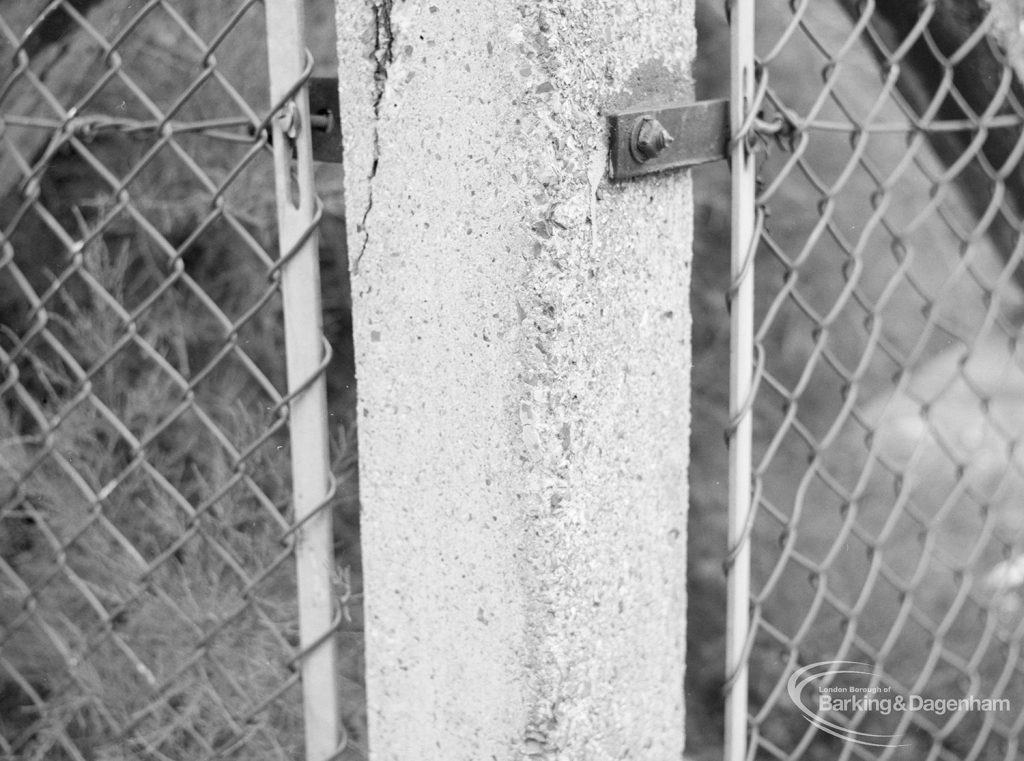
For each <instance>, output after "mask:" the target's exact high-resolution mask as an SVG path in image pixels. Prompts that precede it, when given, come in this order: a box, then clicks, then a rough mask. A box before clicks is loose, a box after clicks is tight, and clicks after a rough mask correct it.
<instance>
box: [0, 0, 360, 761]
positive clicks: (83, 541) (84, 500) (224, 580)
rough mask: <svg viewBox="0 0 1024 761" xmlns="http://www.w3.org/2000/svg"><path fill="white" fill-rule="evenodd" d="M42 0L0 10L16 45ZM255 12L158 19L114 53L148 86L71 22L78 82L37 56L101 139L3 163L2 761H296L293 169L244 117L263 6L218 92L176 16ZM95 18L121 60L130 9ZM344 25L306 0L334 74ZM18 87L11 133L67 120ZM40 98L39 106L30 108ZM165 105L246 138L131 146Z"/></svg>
mask: <svg viewBox="0 0 1024 761" xmlns="http://www.w3.org/2000/svg"><path fill="white" fill-rule="evenodd" d="M27 5H31V4H19V5H17V6H16V5H15V4H12V3H0V15H3V16H4V18H5V19H7V20H8V22H9V23H10V24H11V25H12V26H13V27H14V28H13V31H14V33H15V34H21V33H22V32H23V31H24V29H25V27H24V26H22V27H20V28H19V27H18V26H17V24H18V23H19V22H21V23H27V21H26V19H27V18H28V16H29V15H30V14H26V13H25V8H26V6H27ZM37 5H39V6H40V7H42V5H43V4H42V3H39V4H37ZM80 5H82V6H85V5H87V4H85V3H82V4H80ZM243 5H245V4H244V3H241V2H238V3H223V4H221V3H215V4H210V3H201V2H198V1H197V0H182V2H173V3H167V4H166V6H167V8H171V9H173V11H174V12H176V13H177V14H179V17H180V19H178V20H176V19H175V18H174V16H173V15H172V14H171V13H169V12H168V10H167V8H163V7H159V5H158V6H157V7H156V8H155V9H154V11H153V12H152V13H151V14H150V15H149V16H147V17H146V18H145V19H143V20H142V22H141V23H139V24H138V25H137V26H135V27H134V28H133V29H132V30H131V32H130V33H128V34H127V35H126V36H125V37H124V38H123V39H122V40H121V41H120V42H119V44H118V46H117V49H116V50H117V53H118V55H119V56H120V59H121V60H120V64H119V66H118V67H116V68H117V71H118V72H121V73H123V74H125V75H127V77H128V78H130V82H126V81H125V80H124V79H123V78H122V77H120V75H117V76H110V73H111V71H112V70H113V68H115V67H112V66H111V63H110V59H109V58H107V59H104V56H103V51H102V50H101V49H100V48H98V47H97V46H96V44H95V43H94V42H92V41H91V40H90V39H89V37H88V35H83V34H82V32H81V31H79V30H78V27H77V26H76V25H75V24H71V25H70V27H68V28H64V29H63V31H61V30H60V29H57V30H56V31H55V30H54V29H50V31H49V32H48V34H58V32H59V35H58V40H59V42H60V44H61V45H62V46H63V48H62V50H61V54H62V55H64V56H70V55H73V56H75V57H76V58H75V60H74V65H73V66H70V67H68V66H64V67H60V66H58V65H57V64H54V63H53V62H52V61H53V60H63V59H59V57H58V58H53V56H51V58H49V59H47V58H46V55H47V51H48V50H49V48H47V47H46V46H45V45H42V44H40V48H39V58H38V64H37V66H38V67H45V69H46V72H48V74H47V79H46V81H47V86H48V87H49V88H50V89H51V90H52V91H54V92H59V93H60V100H61V102H62V103H63V105H64V106H65V107H67V106H70V105H72V104H76V105H77V106H78V114H79V115H80V116H82V117H91V116H101V117H102V119H103V121H104V122H105V126H98V127H97V128H96V129H93V130H88V131H85V132H80V133H79V134H78V135H77V136H76V137H75V138H70V139H64V140H63V141H61V142H60V144H56V142H49V147H48V141H49V136H50V135H51V134H52V132H49V131H47V130H46V129H45V125H43V129H40V127H39V125H28V126H20V127H17V128H12V127H11V126H8V132H7V134H6V139H7V144H6V146H5V149H6V150H7V151H8V154H7V155H8V156H10V155H11V150H12V148H13V149H15V150H18V151H22V152H24V154H23V155H24V158H25V160H26V162H27V163H28V164H29V165H32V164H37V167H36V169H35V171H34V174H33V177H34V179H35V181H34V182H31V183H28V184H27V185H26V184H25V183H23V182H16V183H11V184H9V185H6V186H5V187H4V188H0V190H2V191H3V193H4V195H5V197H4V199H3V200H0V212H2V216H0V225H2V230H3V237H4V240H5V252H4V256H3V258H2V259H0V294H2V295H3V314H2V315H0V319H2V323H3V326H2V334H0V359H2V361H3V368H4V374H3V378H2V379H0V402H2V405H0V526H2V528H0V757H3V758H10V759H15V758H17V759H64V758H68V759H80V758H85V759H111V760H113V759H129V758H131V759H143V758H152V759H186V758H187V759H196V758H206V757H213V756H216V757H221V758H246V759H294V758H297V757H299V752H300V749H301V745H302V721H301V700H300V697H299V691H298V683H297V679H298V675H297V670H296V668H295V663H294V657H295V655H296V646H297V621H296V602H295V582H294V578H293V560H292V558H291V554H290V546H291V545H290V534H289V532H288V527H289V525H290V519H291V514H290V506H289V504H288V502H289V493H290V483H289V470H288V461H289V451H288V442H287V436H286V428H285V418H284V415H283V411H282V408H281V405H280V400H281V396H282V394H283V393H284V368H283V364H282V362H283V355H284V352H283V331H282V327H281V319H282V315H281V305H280V299H279V297H278V295H277V294H276V292H275V291H274V288H273V286H274V282H275V280H274V276H273V274H272V272H273V270H272V267H273V257H274V255H275V254H274V253H273V252H275V247H276V242H275V237H276V234H275V230H274V225H273V220H274V199H273V195H272V175H271V173H270V172H271V167H270V157H269V153H268V151H267V150H266V148H265V146H264V147H262V148H261V147H259V143H258V141H257V142H253V141H251V140H250V138H249V135H248V133H247V132H246V125H245V117H246V116H248V114H247V113H246V106H244V105H242V101H244V103H245V104H248V105H249V106H251V108H252V110H253V113H257V114H259V115H260V117H262V115H264V114H265V111H266V106H267V104H266V95H265V74H264V73H263V72H265V61H264V60H263V56H264V52H263V45H262V35H263V33H264V30H263V24H262V20H261V15H262V7H261V6H260V5H258V4H256V5H253V6H252V7H251V8H250V9H249V11H248V12H247V13H245V14H244V15H243V17H242V18H241V20H240V21H239V22H238V24H237V25H236V27H235V28H234V30H233V31H231V32H230V34H228V35H227V37H225V38H224V42H223V43H222V44H221V45H220V46H219V47H218V48H217V50H216V51H214V54H215V56H216V72H217V74H216V76H209V72H210V69H209V68H208V67H207V66H205V65H204V51H203V50H202V48H201V46H200V45H198V44H196V41H195V40H194V39H193V37H192V32H188V31H186V30H185V28H184V27H183V26H182V25H181V24H179V20H180V21H183V22H185V24H186V25H187V27H188V28H190V29H191V30H193V31H194V32H195V35H196V36H197V37H198V38H199V39H200V40H205V41H210V40H212V39H214V38H215V37H216V35H217V33H218V32H219V31H220V30H221V29H222V28H223V25H224V24H225V22H226V21H227V19H229V18H230V17H231V14H232V13H233V12H234V11H235V9H237V8H240V7H242V6H243ZM115 6H117V7H115ZM90 10H91V15H90V16H89V19H90V21H91V22H92V23H94V24H95V25H96V28H97V29H98V31H99V32H100V33H102V34H103V35H105V36H106V38H107V39H108V40H113V39H114V38H115V35H116V33H117V32H118V31H119V30H121V29H123V28H124V27H123V24H124V23H125V21H126V17H125V13H124V6H123V5H122V4H120V3H103V2H100V3H97V4H94V7H92V8H91V9H90ZM332 13H333V7H332V4H330V3H310V4H309V25H310V29H311V38H312V39H311V41H310V44H311V47H313V49H314V53H315V55H316V57H317V61H318V66H319V68H320V69H321V71H323V72H324V73H327V72H330V69H331V68H332V67H333V64H332V63H331V62H332V61H333V49H332V46H333V40H332V39H331V38H330V36H329V34H330V30H331V29H333V22H332V20H331V14H332ZM51 52H52V51H51ZM34 60H35V59H34ZM65 62H66V61H65ZM38 73H40V75H43V74H44V73H45V72H44V71H42V70H40V71H39V72H38ZM331 73H333V72H331ZM3 74H4V76H11V75H12V74H14V75H15V77H14V78H15V79H17V82H16V83H15V85H14V86H13V87H11V88H9V89H8V90H7V91H6V93H5V96H4V99H3V100H0V111H3V113H4V115H5V117H9V116H11V115H12V113H13V114H15V115H16V116H21V117H31V118H33V119H37V120H39V119H41V120H51V121H52V120H53V119H54V118H55V116H54V113H53V110H52V109H50V108H48V107H46V106H45V104H44V105H42V106H40V105H39V103H38V102H37V101H33V100H32V99H31V98H28V97H27V95H26V93H28V92H30V91H31V89H32V88H31V87H30V86H29V85H28V84H27V83H26V79H25V77H24V76H23V74H21V73H16V72H12V71H11V70H6V71H4V72H3ZM98 83H100V84H98ZM195 83H199V84H196V86H194V87H193V84H195ZM90 88H95V90H94V91H92V92H91V93H90ZM140 93H142V94H141V95H140ZM236 95H237V96H240V97H237V98H236ZM146 98H148V99H149V100H150V101H151V104H147V103H146V102H145V99H146ZM25 104H34V105H33V108H35V109H38V110H33V111H31V112H29V113H24V112H18V111H17V110H16V108H17V107H18V106H24V105H25ZM154 106H155V107H156V108H157V109H159V110H161V111H162V112H164V113H168V112H170V111H173V112H174V120H175V121H177V122H187V121H193V122H195V121H211V120H224V119H230V120H233V122H232V123H230V124H229V123H228V122H223V125H224V126H218V127H217V129H214V130H209V129H207V130H205V131H197V132H195V133H190V134H186V135H178V136H175V137H174V138H173V139H171V140H161V138H160V135H159V134H158V133H157V132H156V131H155V130H152V129H150V130H146V129H134V128H131V129H128V128H125V125H128V124H129V123H137V122H138V121H139V120H142V121H145V120H149V121H150V122H153V121H154V118H153V112H152V107H154ZM114 120H123V121H119V122H115V121H114ZM39 134H42V135H44V139H42V140H40V139H39ZM232 136H233V137H232ZM44 151H45V152H44ZM8 168H9V166H8ZM239 168H240V169H239ZM332 169H334V168H331V167H328V168H325V169H323V170H322V171H321V175H322V178H321V183H320V184H321V188H320V189H321V192H322V193H323V195H324V196H325V199H326V207H327V209H326V210H327V214H328V218H327V222H326V224H327V225H330V226H331V227H332V229H331V230H330V233H331V234H330V240H331V241H332V243H333V244H334V247H333V248H332V247H330V246H326V247H325V248H324V249H323V254H324V256H323V268H322V269H323V277H324V285H325V299H326V301H327V302H328V303H326V304H325V310H326V312H327V315H328V317H327V320H326V322H327V324H328V328H329V330H330V333H331V335H330V337H331V339H332V344H333V345H334V348H335V354H336V359H335V362H334V365H333V366H332V372H331V375H330V380H331V382H330V407H331V421H332V423H331V437H332V440H333V444H334V451H335V462H334V466H335V474H336V476H337V478H338V483H339V487H338V494H337V496H336V497H335V499H334V501H333V505H334V510H335V514H336V530H335V533H336V536H335V539H336V545H337V547H338V550H339V553H338V555H339V557H338V559H339V564H338V568H337V579H336V580H337V582H338V583H337V584H336V589H337V592H338V595H339V598H341V602H342V609H343V613H344V618H343V621H342V629H343V631H342V634H341V651H342V652H341V655H342V668H343V673H342V674H341V675H339V676H340V678H341V683H342V691H343V700H344V716H343V720H344V722H345V729H346V732H347V739H348V742H349V747H348V749H347V751H346V752H345V755H344V756H343V757H344V758H352V759H354V758H361V757H363V755H364V751H365V730H364V719H363V705H362V700H363V699H362V690H361V686H360V683H361V679H362V677H361V668H360V659H361V638H360V636H359V634H358V630H359V628H360V620H361V618H360V613H359V605H358V594H357V593H356V591H357V590H358V588H359V565H358V563H359V558H358V536H357V520H358V516H357V513H358V508H357V486H356V483H355V469H354V463H355V454H354V449H353V446H352V443H353V442H354V431H353V430H352V415H351V412H350V407H351V402H352V382H353V381H352V371H351V347H350V344H349V341H350V338H349V336H347V335H346V329H347V319H348V318H347V309H348V304H347V298H348V297H347V291H346V285H345V273H344V271H343V268H344V267H345V258H344V250H343V249H341V250H339V249H338V248H337V246H338V245H342V246H343V235H341V234H340V233H341V232H342V231H343V221H342V220H341V214H342V209H341V200H340V177H339V176H338V173H337V172H336V171H335V172H332ZM2 176H4V175H3V172H0V177H2ZM22 177H23V173H22ZM19 179H21V178H19ZM217 188H222V190H220V191H218V190H216V189H217ZM267 252H271V253H267ZM354 590H356V591H354Z"/></svg>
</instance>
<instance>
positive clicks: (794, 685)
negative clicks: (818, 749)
mask: <svg viewBox="0 0 1024 761" xmlns="http://www.w3.org/2000/svg"><path fill="white" fill-rule="evenodd" d="M874 673H875V672H874V669H873V668H872V667H871V665H870V664H867V663H859V662H857V661H820V662H818V663H812V664H810V665H809V666H804V667H803V668H801V669H798V670H797V671H795V672H793V675H792V676H790V677H789V683H788V684H787V691H788V692H789V699H790V700H792V701H793V704H794V705H795V706H796V707H797V708H799V709H800V711H801V712H802V713H803V715H804V716H806V717H807V720H808V721H809V722H811V724H812V725H814V726H815V727H817V728H818V729H820V730H821V731H822V732H827V733H828V734H830V735H833V736H835V737H838V738H840V739H842V740H847V741H849V742H853V743H857V744H858V745H869V746H871V747H874V748H902V747H906V744H902V743H899V742H898V740H899V737H897V736H896V735H884V734H872V733H870V732H858V731H856V730H853V729H849V728H847V727H844V726H843V725H842V724H838V723H836V722H834V721H829V720H828V719H826V718H824V717H823V716H821V715H820V714H819V713H818V711H817V710H815V709H813V708H810V707H808V705H807V703H806V702H805V698H804V689H805V688H806V687H807V686H808V685H812V686H813V685H817V683H818V682H820V681H821V680H823V679H825V678H826V677H837V676H847V677H849V676H853V675H856V676H857V677H867V678H868V679H870V678H871V677H872V676H873V675H874ZM855 689H856V688H849V690H844V691H843V692H844V693H852V692H853V691H854V690H855ZM888 689H889V688H884V687H882V688H862V689H861V690H858V691H856V694H851V695H850V696H849V697H842V698H835V697H833V694H832V693H830V692H825V691H823V690H821V688H819V690H818V703H819V710H820V711H822V712H825V711H830V710H835V711H858V712H862V711H875V712H878V713H881V714H885V715H888V714H890V713H892V712H893V711H902V710H905V709H906V708H907V705H906V700H905V698H903V696H896V697H888V696H882V694H881V693H882V691H887V690H888Z"/></svg>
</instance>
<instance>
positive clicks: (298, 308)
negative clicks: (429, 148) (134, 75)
mask: <svg viewBox="0 0 1024 761" xmlns="http://www.w3.org/2000/svg"><path fill="white" fill-rule="evenodd" d="M265 7H266V19H267V56H268V63H269V69H270V99H271V102H272V103H275V104H277V103H280V102H281V101H282V100H283V99H284V98H286V97H287V96H288V93H289V91H291V90H292V89H293V88H294V87H295V84H296V83H297V82H299V81H300V80H301V79H302V77H303V75H304V72H305V68H306V52H305V42H304V40H305V29H304V21H305V20H304V16H303V5H302V3H301V2H298V1H297V0H266V6H265ZM272 129H273V132H274V135H273V137H274V165H275V166H274V169H275V175H276V177H275V179H276V190H277V220H278V231H279V236H280V250H281V255H282V256H285V255H288V256H289V258H288V260H287V261H286V262H284V264H283V266H282V270H281V282H282V286H281V287H282V296H283V301H284V322H285V342H286V359H287V364H288V391H289V394H290V395H293V398H292V399H291V402H290V408H289V421H290V429H289V431H290V437H291V452H292V490H293V499H294V504H295V520H296V522H297V523H298V524H299V525H300V528H299V530H298V531H297V532H296V547H295V562H296V574H297V579H298V596H299V628H300V644H301V647H302V651H303V659H302V663H301V668H302V699H303V716H304V719H305V735H306V759H307V761H323V760H324V759H328V758H331V757H333V756H334V754H335V753H336V751H337V747H338V717H339V714H338V696H337V673H338V672H337V668H336V662H335V661H336V656H335V639H334V637H333V636H331V635H330V632H331V629H332V626H333V617H334V604H333V596H332V591H331V578H332V570H333V568H334V554H333V553H334V548H333V539H332V526H331V511H330V510H329V509H323V508H324V504H325V502H326V500H327V496H328V491H329V484H330V459H329V454H328V439H327V394H326V387H325V383H324V378H323V373H322V372H321V368H320V365H321V360H322V353H323V343H322V338H321V336H322V334H323V333H322V318H321V309H320V269H319V259H318V255H317V236H316V232H315V231H313V233H312V234H310V230H311V229H312V228H313V225H314V217H315V213H316V206H317V204H316V196H315V189H314V183H313V152H312V151H313V148H312V139H311V136H310V127H309V97H308V89H307V86H306V85H305V84H304V85H303V86H302V87H301V88H300V89H299V90H298V91H297V92H295V94H294V95H293V96H292V98H291V99H290V101H289V102H288V103H286V104H285V107H284V109H283V110H282V112H281V114H280V115H279V117H278V118H276V119H274V120H273V126H272ZM293 150H294V155H295V162H294V174H293V166H292V155H293Z"/></svg>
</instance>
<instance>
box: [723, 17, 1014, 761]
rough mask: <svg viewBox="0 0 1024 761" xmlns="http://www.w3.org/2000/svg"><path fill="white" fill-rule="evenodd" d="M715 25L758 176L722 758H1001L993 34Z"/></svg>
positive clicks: (999, 264) (992, 22)
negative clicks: (746, 472) (747, 83)
mask: <svg viewBox="0 0 1024 761" xmlns="http://www.w3.org/2000/svg"><path fill="white" fill-rule="evenodd" d="M737 8H738V11H739V12H742V13H755V12H756V21H755V23H756V29H757V63H756V65H755V66H754V67H753V68H752V72H751V74H752V78H753V81H754V98H753V100H752V102H751V105H750V107H749V111H748V113H750V114H756V115H757V116H758V118H757V119H756V120H755V119H751V120H750V123H749V124H748V125H746V133H745V134H746V135H748V136H749V139H748V141H747V142H748V143H749V145H748V148H749V149H750V150H752V151H754V152H755V153H757V154H758V155H759V161H758V184H757V202H756V203H757V213H756V215H754V216H753V217H752V218H751V219H752V225H753V227H752V229H751V231H750V235H751V237H750V240H751V241H753V243H752V245H751V246H750V248H749V249H748V250H747V251H746V252H745V254H744V256H743V257H741V259H740V261H739V262H738V263H737V265H736V268H735V269H734V276H735V277H736V280H735V282H734V287H733V298H734V301H733V304H732V309H733V310H734V312H735V310H737V309H738V308H741V307H738V306H737V303H736V300H735V299H737V298H740V297H741V296H742V283H743V282H744V281H745V280H747V279H749V278H752V277H753V278H756V283H757V285H756V288H755V289H754V291H753V292H752V293H751V298H752V299H753V301H752V312H753V316H752V337H751V344H750V346H748V347H743V346H740V347H738V348H737V351H739V352H744V350H745V349H747V350H750V356H752V361H753V390H752V392H751V394H750V395H746V394H741V395H740V397H739V398H738V399H736V400H735V405H734V408H733V426H732V435H733V442H732V443H733V450H734V452H735V451H736V450H737V449H742V443H741V442H739V443H738V442H737V441H736V436H737V432H738V431H741V429H742V425H743V422H744V421H749V422H750V423H751V424H752V428H753V435H752V455H751V457H752V459H751V460H750V467H751V471H752V477H751V488H750V490H747V489H746V485H745V484H743V483H740V484H738V485H737V492H738V493H739V495H740V501H739V502H738V503H737V502H734V503H733V509H734V513H733V527H734V531H735V536H737V537H738V542H737V544H736V545H735V546H734V547H733V548H732V553H731V555H730V561H729V565H730V569H731V572H732V574H733V577H734V578H733V582H734V583H736V584H738V586H737V587H735V589H738V590H739V592H738V594H741V595H743V597H742V598H741V599H742V600H746V599H749V611H748V610H747V609H746V606H745V605H744V604H743V602H741V603H740V607H741V608H742V609H743V610H742V612H741V613H740V614H737V616H736V617H735V618H734V619H733V621H732V624H733V628H732V630H731V631H730V637H731V638H732V639H733V640H734V641H735V642H736V643H737V646H736V649H735V651H734V653H735V655H734V662H733V663H731V664H730V665H729V668H730V681H729V682H728V683H727V686H726V689H727V695H728V701H729V702H730V704H731V705H733V706H736V705H739V706H741V709H740V711H739V715H740V716H741V717H742V718H741V720H740V721H742V722H743V723H744V724H745V726H744V727H743V728H742V729H743V734H744V735H745V737H746V740H745V743H743V744H740V745H738V746H737V745H734V746H733V747H732V749H731V755H730V756H729V759H730V761H738V759H741V758H748V759H834V758H922V759H923V758H930V759H1013V758H1017V757H1018V756H1019V753H1020V749H1019V743H1020V738H1021V733H1022V730H1024V718H1022V717H1024V712H1022V710H1021V709H1022V707H1024V660H1022V657H1021V645H1022V635H1024V536H1022V531H1024V499H1022V498H1024V447H1022V444H1024V343H1022V342H1021V335H1022V333H1021V325H1022V320H1024V309H1022V307H1024V302H1022V299H1021V292H1020V283H1021V272H1022V270H1021V266H1020V263H1021V258H1022V256H1024V243H1022V240H1021V236H1020V231H1021V225H1022V212H1024V192H1022V190H1024V170H1022V167H1021V155H1022V154H1024V139H1022V136H1024V131H1022V125H1024V87H1022V85H1021V78H1020V75H1019V73H1018V68H1017V66H1018V65H1019V64H1021V63H1022V62H1024V57H1022V56H1021V48H1020V42H1019V34H1020V24H1021V15H1020V10H1019V8H1018V7H1017V6H1016V5H1011V4H1010V3H1009V2H1006V3H992V4H991V5H990V4H989V3H986V2H964V3H947V2H942V1H941V0H929V1H928V2H922V3H893V2H881V1H879V0H876V2H853V1H852V0H851V1H850V2H835V3H833V2H829V3H809V2H792V3H786V2H764V3H762V2H758V3H757V6H756V11H755V7H754V3H748V4H745V5H744V4H743V3H738V4H736V7H734V9H733V25H734V26H736V22H737V20H736V13H737ZM733 234H734V235H740V236H742V235H743V231H741V230H740V231H737V230H734V233H733ZM755 260H756V263H755ZM755 273H756V274H755ZM755 294H756V295H755ZM734 338H735V334H734ZM744 496H745V497H746V498H749V500H750V502H749V513H748V512H747V511H746V509H745V508H744V504H743V498H744ZM737 505H738V507H737ZM744 556H746V557H745V558H744ZM744 560H746V561H749V563H750V576H749V588H747V587H746V583H747V582H746V580H745V579H737V578H735V577H736V575H737V574H741V573H743V571H744V564H743V562H744ZM748 612H749V623H748V620H747V618H746V616H747V613H748ZM744 744H745V747H744Z"/></svg>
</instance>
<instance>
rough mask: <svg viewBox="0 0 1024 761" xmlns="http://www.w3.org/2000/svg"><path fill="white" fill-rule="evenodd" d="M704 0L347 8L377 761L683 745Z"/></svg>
mask: <svg viewBox="0 0 1024 761" xmlns="http://www.w3.org/2000/svg"><path fill="white" fill-rule="evenodd" d="M692 13H693V8H692V3H691V2H689V0H682V1H681V2H676V1H671V2H670V1H669V0H630V2H620V1H617V0H591V1H588V2H583V1H582V0H574V1H570V2H512V1H511V0H496V1H494V2H485V3H479V2H468V1H466V0H454V1H452V2H445V3H442V2H440V0H433V1H432V2H421V1H420V0H408V1H407V2H392V1H391V0H339V3H338V32H339V34H338V39H339V48H338V49H339V67H340V68H339V72H340V87H341V104H342V107H341V112H342V122H343V126H342V131H343V134H344V142H345V194H346V198H345V201H346V210H347V217H348V220H349V223H348V224H349V227H348V245H349V251H350V261H351V274H352V294H353V313H354V314H353V319H354V324H355V346H356V361H357V382H358V397H359V422H358V425H359V447H360V483H361V489H362V491H361V499H362V505H363V513H362V541H363V562H364V578H365V584H366V598H365V599H366V640H367V662H366V668H367V682H368V685H367V689H368V713H369V725H370V744H371V755H372V758H374V759H376V761H385V760H391V759H395V760H397V759H409V758H421V759H445V760H446V761H455V760H457V759H467V761H468V760H469V759H473V761H477V760H478V759H498V760H500V761H505V759H537V758H543V759H588V760H590V759H593V760H595V761H600V760H603V759H621V758H630V759H668V758H679V757H680V756H681V753H682V743H683V728H682V724H683V718H682V703H683V692H682V679H683V664H684V643H685V624H684V618H685V567H686V562H685V560H686V559H685V547H686V536H685V528H686V503H687V491H686V469H687V460H688V444H687V438H688V415H689V411H688V405H689V389H688V377H689V366H690V339H689V334H690V318H689V308H688V287H689V272H690V253H689V252H690V242H691V211H690V209H691V199H690V182H689V177H688V175H687V174H685V173H669V174H665V175H660V176H656V177H650V178H646V179H641V180H638V181H632V182H630V183H625V184H611V183H609V182H608V180H607V155H608V151H607V140H608V137H607V134H606V128H605V121H604V118H603V113H604V112H605V111H607V110H609V109H612V108H616V107H622V106H627V105H633V104H635V103H638V102H643V101H646V100H652V101H653V100H657V99H659V98H674V99H677V100H678V99H683V98H688V97H690V96H691V94H692V84H691V80H690V77H689V73H688V72H689V69H690V63H691V59H692V56H693V54H694V50H695V44H696V43H695V37H694V31H693V23H692Z"/></svg>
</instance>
